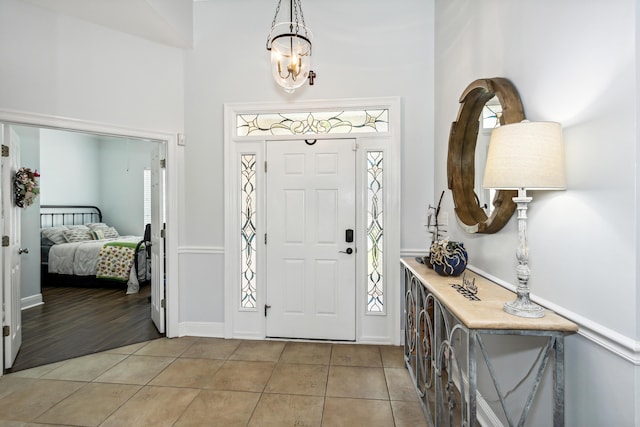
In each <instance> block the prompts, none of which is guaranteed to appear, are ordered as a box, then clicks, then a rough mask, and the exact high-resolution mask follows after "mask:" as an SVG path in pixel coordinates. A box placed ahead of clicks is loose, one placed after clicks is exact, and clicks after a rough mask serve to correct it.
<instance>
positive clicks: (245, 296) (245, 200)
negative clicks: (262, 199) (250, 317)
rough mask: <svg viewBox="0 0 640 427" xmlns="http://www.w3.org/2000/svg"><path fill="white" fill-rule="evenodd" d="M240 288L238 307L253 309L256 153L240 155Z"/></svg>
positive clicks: (254, 292)
mask: <svg viewBox="0 0 640 427" xmlns="http://www.w3.org/2000/svg"><path fill="white" fill-rule="evenodd" d="M240 171H241V172H240V173H241V179H240V182H241V195H240V205H241V206H240V209H241V213H240V214H241V216H242V218H241V230H240V236H241V243H240V248H241V249H240V250H241V252H242V254H241V256H242V263H241V268H242V272H241V276H242V277H241V289H240V307H241V308H247V309H255V308H256V306H257V303H256V270H255V268H256V155H255V154H243V155H242V156H241V168H240Z"/></svg>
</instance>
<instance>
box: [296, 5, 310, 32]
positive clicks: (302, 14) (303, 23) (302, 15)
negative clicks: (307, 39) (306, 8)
mask: <svg viewBox="0 0 640 427" xmlns="http://www.w3.org/2000/svg"><path fill="white" fill-rule="evenodd" d="M295 1H296V2H297V3H298V9H300V18H301V19H302V28H304V35H305V36H309V34H308V33H307V24H306V23H305V22H304V12H303V11H302V2H301V1H300V0H295ZM297 19H298V15H297V14H296V25H297V24H298V20H297Z"/></svg>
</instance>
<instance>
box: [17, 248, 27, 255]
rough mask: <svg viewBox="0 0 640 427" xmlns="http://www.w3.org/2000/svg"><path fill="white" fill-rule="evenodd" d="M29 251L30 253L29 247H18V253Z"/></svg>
mask: <svg viewBox="0 0 640 427" xmlns="http://www.w3.org/2000/svg"><path fill="white" fill-rule="evenodd" d="M28 253H29V248H20V249H18V255H22V254H28Z"/></svg>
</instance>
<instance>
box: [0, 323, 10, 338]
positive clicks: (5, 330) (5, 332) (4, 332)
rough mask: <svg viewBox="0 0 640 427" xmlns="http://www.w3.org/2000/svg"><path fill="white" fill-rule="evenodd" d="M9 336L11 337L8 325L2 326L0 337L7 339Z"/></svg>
mask: <svg viewBox="0 0 640 427" xmlns="http://www.w3.org/2000/svg"><path fill="white" fill-rule="evenodd" d="M9 335H11V327H10V326H9V325H7V326H3V327H2V336H3V337H8V336H9Z"/></svg>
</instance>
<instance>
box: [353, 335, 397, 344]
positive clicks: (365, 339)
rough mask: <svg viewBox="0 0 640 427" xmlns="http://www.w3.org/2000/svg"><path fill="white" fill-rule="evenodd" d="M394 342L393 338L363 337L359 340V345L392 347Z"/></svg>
mask: <svg viewBox="0 0 640 427" xmlns="http://www.w3.org/2000/svg"><path fill="white" fill-rule="evenodd" d="M392 342H393V341H392V340H391V337H373V336H362V337H360V339H359V340H358V342H357V343H358V344H373V345H391V343H392Z"/></svg>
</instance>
